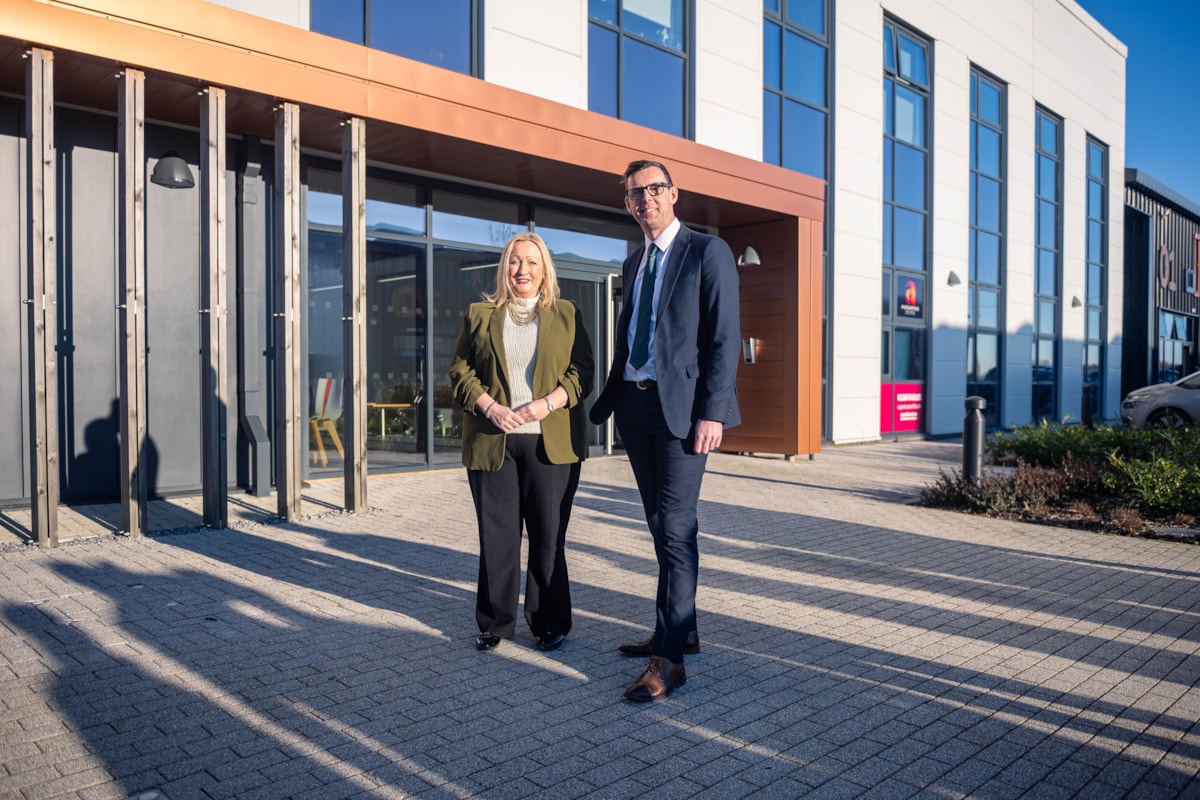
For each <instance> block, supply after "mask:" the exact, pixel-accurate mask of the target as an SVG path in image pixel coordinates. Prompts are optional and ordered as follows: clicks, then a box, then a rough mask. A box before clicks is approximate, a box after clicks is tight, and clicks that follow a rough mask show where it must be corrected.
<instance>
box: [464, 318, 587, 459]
mask: <svg viewBox="0 0 1200 800" xmlns="http://www.w3.org/2000/svg"><path fill="white" fill-rule="evenodd" d="M506 314H507V309H506V307H505V306H501V307H499V308H497V307H495V306H494V305H492V304H491V303H488V302H483V303H472V304H471V307H470V308H468V309H467V313H466V314H465V315H463V323H462V330H461V331H460V332H459V334H458V342H457V344H455V346H454V360H453V361H451V362H450V383H451V386H452V388H453V391H454V399H455V401H456V402H458V403H459V404H460V405H461V406H462V408H463V411H464V414H463V440H462V461H463V464H464V465H465V466H466V467H467V469H479V470H487V471H489V472H494V471H496V470H498V469H500V467H501V465H502V464H503V463H504V437H505V433H504V432H503V431H501V430H500V429H499V428H497V427H496V426H495V425H493V424H492V423H491V422H489V421H488V419H487V417H485V416H484V415H483V414H481V413H480V412H479V411H477V410H476V408H475V405H476V403H477V402H478V401H479V398H480V397H481V396H482V395H483V394H484V393H485V392H486V393H488V394H490V395H491V396H492V397H493V398H494V399H495V400H496V401H497V402H499V403H501V404H503V405H506V406H507V405H509V404H510V398H511V397H512V393H511V391H510V389H509V383H508V376H507V375H506V374H505V373H506V371H507V369H508V367H507V365H508V359H507V357H506V356H505V352H504V319H505V316H506ZM534 358H535V363H534V367H533V387H532V388H533V396H534V398H535V399H537V398H541V397H545V396H546V395H548V394H550V392H552V391H554V388H555V387H556V386H562V387H563V388H564V389H566V390H567V405H566V407H565V408H556V409H554V411H552V412H551V413H550V414H549V415H548V416H547V417H546V418H545V419H543V420H542V442H543V444H544V445H545V448H546V457H547V458H548V459H549V460H550V463H552V464H570V463H573V462H575V461H581V460H583V459H584V458H586V457H587V447H588V445H587V418H586V416H585V414H584V410H583V400H584V399H585V398H586V397H587V396H588V394H589V393H590V392H591V390H592V377H593V374H594V370H595V363H594V361H593V359H592V343H591V340H589V339H588V334H587V329H586V328H584V326H583V315H582V314H580V313H579V310H578V309H577V308H575V305H574V304H573V303H571V302H569V301H567V300H557V301H555V303H554V305H553V306H551V307H550V308H542V309H541V311H540V312H539V313H538V339H537V354H536V355H535V356H534Z"/></svg>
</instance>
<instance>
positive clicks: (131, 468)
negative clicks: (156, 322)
mask: <svg viewBox="0 0 1200 800" xmlns="http://www.w3.org/2000/svg"><path fill="white" fill-rule="evenodd" d="M119 79H120V82H121V83H120V90H119V92H118V100H117V103H118V106H119V109H118V114H117V183H118V189H117V205H118V208H119V215H118V223H117V230H118V239H119V245H118V249H119V257H120V266H119V290H118V297H119V299H120V302H119V303H118V304H117V310H118V311H119V315H118V317H119V320H120V342H121V343H120V355H119V362H120V366H119V369H118V371H119V373H120V409H121V410H120V421H119V423H118V424H119V425H120V428H121V430H120V446H121V452H120V460H121V530H123V531H125V532H127V533H128V534H129V535H130V536H133V537H139V536H141V535H142V534H143V533H145V532H146V526H147V520H146V472H145V470H144V469H142V464H141V457H142V448H143V446H144V445H145V442H146V313H145V309H146V305H145V296H146V292H145V275H146V137H145V128H146V110H145V108H146V76H145V74H144V73H142V72H141V71H140V70H136V69H126V70H124V71H123V72H122V73H121V74H120V76H119Z"/></svg>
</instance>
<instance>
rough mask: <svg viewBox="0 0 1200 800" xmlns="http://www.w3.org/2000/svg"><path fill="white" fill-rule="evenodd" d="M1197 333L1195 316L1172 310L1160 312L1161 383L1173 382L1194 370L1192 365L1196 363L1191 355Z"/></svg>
mask: <svg viewBox="0 0 1200 800" xmlns="http://www.w3.org/2000/svg"><path fill="white" fill-rule="evenodd" d="M1195 335H1196V318H1195V317H1189V316H1187V315H1185V314H1175V313H1173V312H1171V311H1159V312H1158V376H1157V380H1158V382H1159V383H1172V382H1174V381H1177V380H1179V379H1180V378H1182V377H1183V376H1184V375H1187V374H1189V373H1191V372H1192V369H1193V367H1192V365H1193V364H1195V363H1196V362H1195V360H1194V358H1195V357H1194V356H1192V355H1191V351H1192V342H1194V341H1195V338H1194V337H1195Z"/></svg>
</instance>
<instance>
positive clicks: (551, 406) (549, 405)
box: [546, 397, 554, 414]
mask: <svg viewBox="0 0 1200 800" xmlns="http://www.w3.org/2000/svg"><path fill="white" fill-rule="evenodd" d="M553 410H554V403H551V402H550V398H549V397H547V398H546V413H547V414H549V413H550V412H551V411H553Z"/></svg>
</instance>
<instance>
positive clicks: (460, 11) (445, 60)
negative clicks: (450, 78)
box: [310, 0, 480, 77]
mask: <svg viewBox="0 0 1200 800" xmlns="http://www.w3.org/2000/svg"><path fill="white" fill-rule="evenodd" d="M478 20H479V6H478V0H438V2H436V3H430V2H427V0H387V2H383V3H381V2H375V3H372V2H371V0H353V2H350V1H349V0H312V6H311V21H310V27H311V28H312V30H313V31H315V32H317V33H324V34H326V35H328V36H336V37H337V38H339V39H345V40H346V41H348V42H354V43H355V44H363V45H366V46H367V47H373V48H375V49H376V50H383V51H385V52H388V53H394V54H396V55H398V56H404V57H405V58H411V59H413V60H414V61H422V62H424V63H426V64H432V65H433V66H435V67H442V68H443V69H449V70H453V71H455V72H461V73H462V74H464V75H474V76H476V77H479V71H480V70H479V64H480V59H479V56H478V51H479V24H478Z"/></svg>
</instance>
